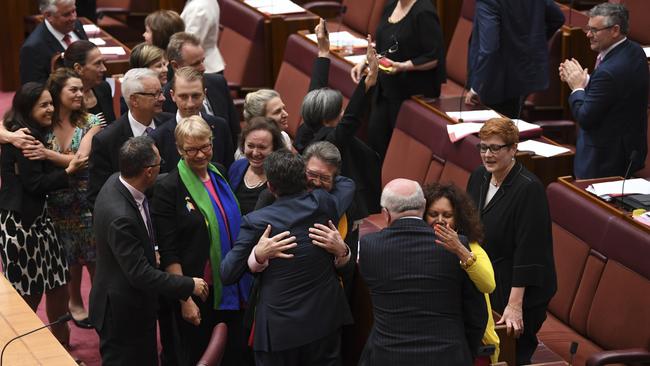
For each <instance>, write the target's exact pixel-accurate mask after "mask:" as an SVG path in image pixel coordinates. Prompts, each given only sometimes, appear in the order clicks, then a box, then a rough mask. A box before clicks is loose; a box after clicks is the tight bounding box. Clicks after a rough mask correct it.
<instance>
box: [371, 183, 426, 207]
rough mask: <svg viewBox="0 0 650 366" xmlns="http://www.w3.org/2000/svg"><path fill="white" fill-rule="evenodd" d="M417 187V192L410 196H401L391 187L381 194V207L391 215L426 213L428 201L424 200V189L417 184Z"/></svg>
mask: <svg viewBox="0 0 650 366" xmlns="http://www.w3.org/2000/svg"><path fill="white" fill-rule="evenodd" d="M414 183H415V182H414ZM415 187H416V188H415V191H414V192H413V193H412V194H411V195H409V196H404V195H400V194H398V193H396V192H394V191H393V190H392V189H390V187H386V188H384V190H383V192H381V201H380V205H381V207H384V208H386V209H387V210H388V211H389V212H391V213H402V212H405V211H416V210H417V211H424V207H425V205H426V200H425V199H424V193H423V192H422V187H420V185H419V184H417V183H415Z"/></svg>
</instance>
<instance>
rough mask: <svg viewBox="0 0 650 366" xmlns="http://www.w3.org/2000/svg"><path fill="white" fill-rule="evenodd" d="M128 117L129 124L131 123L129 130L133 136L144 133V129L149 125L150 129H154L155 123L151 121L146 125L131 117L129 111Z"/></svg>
mask: <svg viewBox="0 0 650 366" xmlns="http://www.w3.org/2000/svg"><path fill="white" fill-rule="evenodd" d="M128 117H129V125H131V131H132V132H133V136H142V135H144V131H145V130H146V129H147V127H151V129H152V130H155V129H156V124H155V123H153V121H151V123H149V126H146V125H144V124H143V123H141V122H139V121H138V120H136V119H135V117H133V115H132V114H131V111H129V113H128Z"/></svg>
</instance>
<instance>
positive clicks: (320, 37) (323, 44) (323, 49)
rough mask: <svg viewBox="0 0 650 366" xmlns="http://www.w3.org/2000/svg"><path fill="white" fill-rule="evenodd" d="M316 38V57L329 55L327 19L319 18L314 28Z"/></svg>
mask: <svg viewBox="0 0 650 366" xmlns="http://www.w3.org/2000/svg"><path fill="white" fill-rule="evenodd" d="M314 33H316V40H317V41H318V57H328V56H329V55H330V35H329V32H327V21H326V20H325V19H323V18H320V21H319V22H318V25H316V28H314Z"/></svg>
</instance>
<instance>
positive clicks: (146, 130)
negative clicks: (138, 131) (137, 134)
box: [144, 127, 153, 136]
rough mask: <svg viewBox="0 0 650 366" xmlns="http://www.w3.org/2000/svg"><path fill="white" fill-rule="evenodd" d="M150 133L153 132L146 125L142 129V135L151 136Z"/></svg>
mask: <svg viewBox="0 0 650 366" xmlns="http://www.w3.org/2000/svg"><path fill="white" fill-rule="evenodd" d="M152 133H153V128H151V127H147V128H145V129H144V135H145V136H151V134H152Z"/></svg>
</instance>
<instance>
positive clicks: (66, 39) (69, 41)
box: [63, 34, 72, 47]
mask: <svg viewBox="0 0 650 366" xmlns="http://www.w3.org/2000/svg"><path fill="white" fill-rule="evenodd" d="M63 43H65V46H66V47H69V46H70V45H71V44H72V37H70V35H69V34H66V35H65V36H63Z"/></svg>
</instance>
